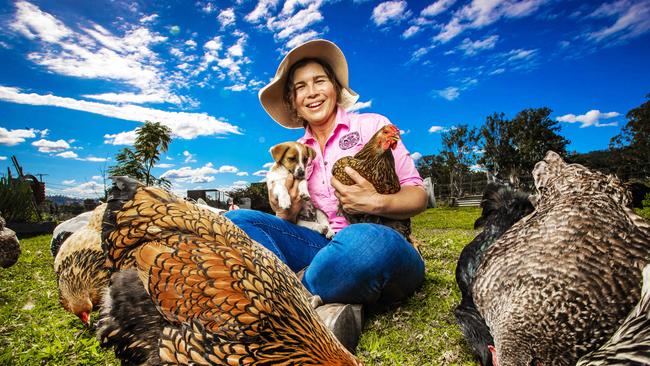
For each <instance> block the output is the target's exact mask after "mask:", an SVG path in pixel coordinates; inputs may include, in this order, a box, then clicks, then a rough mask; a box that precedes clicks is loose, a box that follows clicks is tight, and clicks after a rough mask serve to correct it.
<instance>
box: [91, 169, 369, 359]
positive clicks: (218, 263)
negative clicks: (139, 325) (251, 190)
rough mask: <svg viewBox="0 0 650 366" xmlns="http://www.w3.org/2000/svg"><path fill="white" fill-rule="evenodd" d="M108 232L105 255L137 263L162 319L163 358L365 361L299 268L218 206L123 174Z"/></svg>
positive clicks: (115, 267)
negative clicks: (324, 313) (320, 309)
mask: <svg viewBox="0 0 650 366" xmlns="http://www.w3.org/2000/svg"><path fill="white" fill-rule="evenodd" d="M102 239H103V245H104V250H105V253H106V257H107V258H106V260H107V265H108V266H109V267H110V268H111V269H112V271H121V270H125V269H127V268H135V269H137V274H138V276H139V278H140V280H141V282H142V284H143V285H144V288H145V289H146V291H147V293H148V296H149V298H150V300H151V303H152V304H153V305H155V308H156V309H157V311H158V312H159V314H160V315H161V316H162V318H163V319H164V321H163V324H162V327H161V329H162V330H161V332H160V338H159V341H158V345H157V347H158V357H159V360H160V362H161V363H162V364H193V365H271V364H273V365H324V364H327V365H360V364H361V363H360V362H359V361H357V360H356V359H355V357H354V356H353V355H352V354H351V353H349V352H348V351H347V350H346V349H345V347H344V346H343V345H341V344H340V343H339V341H338V340H337V339H336V338H335V337H334V335H333V334H332V333H331V332H330V331H329V330H328V329H327V328H326V327H325V326H324V325H323V324H322V323H321V321H320V320H319V318H318V315H316V313H315V312H314V310H313V309H312V307H311V306H310V304H309V302H308V300H307V296H306V294H305V292H306V291H305V290H304V288H303V287H302V285H301V284H300V282H299V281H298V279H297V277H296V276H295V275H294V274H293V272H292V271H291V270H290V269H289V268H288V267H287V266H286V265H285V264H283V263H282V262H281V261H280V260H279V259H277V258H276V257H275V256H274V255H273V254H272V253H271V252H270V251H268V250H267V249H266V248H264V247H262V246H261V245H259V244H258V243H256V242H255V241H253V240H251V239H250V238H249V237H248V236H247V235H246V234H245V233H244V232H243V231H242V230H241V229H239V228H238V227H237V226H235V225H234V224H233V223H232V222H230V221H229V220H228V219H227V218H225V217H223V216H221V215H217V214H215V213H213V212H211V211H209V210H206V209H202V208H200V207H198V206H197V205H196V204H194V203H192V202H189V201H185V200H183V199H180V198H178V197H176V196H174V195H173V194H171V193H169V192H167V191H165V190H163V189H161V188H155V187H145V186H142V185H141V184H140V183H139V182H137V181H134V180H132V179H130V178H126V177H116V178H114V185H113V188H112V189H111V193H110V196H109V203H108V209H107V212H106V216H105V217H104V226H103V230H102ZM120 334H121V333H120V332H119V331H116V332H113V335H114V336H120ZM111 336H112V335H111V334H108V337H107V339H106V341H109V342H110V341H111V340H110V338H111Z"/></svg>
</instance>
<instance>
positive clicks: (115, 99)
mask: <svg viewBox="0 0 650 366" xmlns="http://www.w3.org/2000/svg"><path fill="white" fill-rule="evenodd" d="M82 97H84V98H90V99H95V100H101V101H104V102H110V103H135V104H143V103H163V102H165V101H170V102H171V100H174V101H176V102H178V103H180V99H178V97H176V96H170V95H167V94H163V93H149V94H135V93H103V94H86V95H82Z"/></svg>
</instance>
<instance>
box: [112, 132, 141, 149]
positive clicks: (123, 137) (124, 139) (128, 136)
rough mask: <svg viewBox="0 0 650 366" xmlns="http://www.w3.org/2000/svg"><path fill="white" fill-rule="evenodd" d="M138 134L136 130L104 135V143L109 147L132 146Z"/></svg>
mask: <svg viewBox="0 0 650 366" xmlns="http://www.w3.org/2000/svg"><path fill="white" fill-rule="evenodd" d="M137 135H138V133H137V131H136V130H132V131H124V132H119V133H115V134H109V133H107V134H105V135H104V143H105V144H109V145H133V144H134V143H135V139H136V137H137Z"/></svg>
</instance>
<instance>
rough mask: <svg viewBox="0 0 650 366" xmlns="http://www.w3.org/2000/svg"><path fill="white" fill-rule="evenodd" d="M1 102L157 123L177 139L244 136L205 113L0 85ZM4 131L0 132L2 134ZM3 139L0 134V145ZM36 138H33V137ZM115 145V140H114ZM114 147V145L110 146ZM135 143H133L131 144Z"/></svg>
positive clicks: (106, 136) (229, 125)
mask: <svg viewBox="0 0 650 366" xmlns="http://www.w3.org/2000/svg"><path fill="white" fill-rule="evenodd" d="M0 100H2V101H6V102H12V103H18V104H29V105H46V106H57V107H62V108H68V109H74V110H79V111H85V112H90V113H96V114H100V115H103V116H107V117H113V118H119V119H124V120H128V121H138V122H145V121H157V122H160V123H162V124H163V125H165V126H167V127H169V128H170V129H171V130H172V135H173V136H174V137H180V138H182V139H187V140H189V139H194V138H196V137H198V136H211V135H226V134H231V133H232V134H237V135H241V131H240V129H239V127H237V126H234V125H231V124H230V123H227V122H223V121H220V120H218V119H216V118H214V117H212V116H210V115H208V114H206V113H187V112H167V111H161V110H158V109H152V108H145V107H141V106H136V105H129V104H127V105H119V106H117V105H111V104H103V103H96V102H88V101H84V100H76V99H72V98H64V97H57V96H54V95H51V94H49V95H40V94H35V93H29V94H28V93H22V92H21V91H20V89H18V88H12V87H6V86H1V85H0ZM1 132H2V131H1V130H0V133H1ZM134 133H135V132H133V131H130V132H121V133H120V134H117V135H119V137H120V138H125V137H129V136H131V137H135V135H129V136H124V135H121V134H134ZM112 136H116V135H105V136H104V138H108V139H109V140H110V139H111V137H112ZM1 137H2V135H1V134H0V141H2V140H1ZM32 137H33V136H32ZM111 141H112V140H111ZM107 143H113V144H115V143H114V142H107ZM131 143H132V142H131Z"/></svg>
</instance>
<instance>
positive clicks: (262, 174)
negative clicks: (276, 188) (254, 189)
mask: <svg viewBox="0 0 650 366" xmlns="http://www.w3.org/2000/svg"><path fill="white" fill-rule="evenodd" d="M268 172H269V171H268V170H258V171H256V172H255V173H253V175H254V176H256V177H266V173H268Z"/></svg>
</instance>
